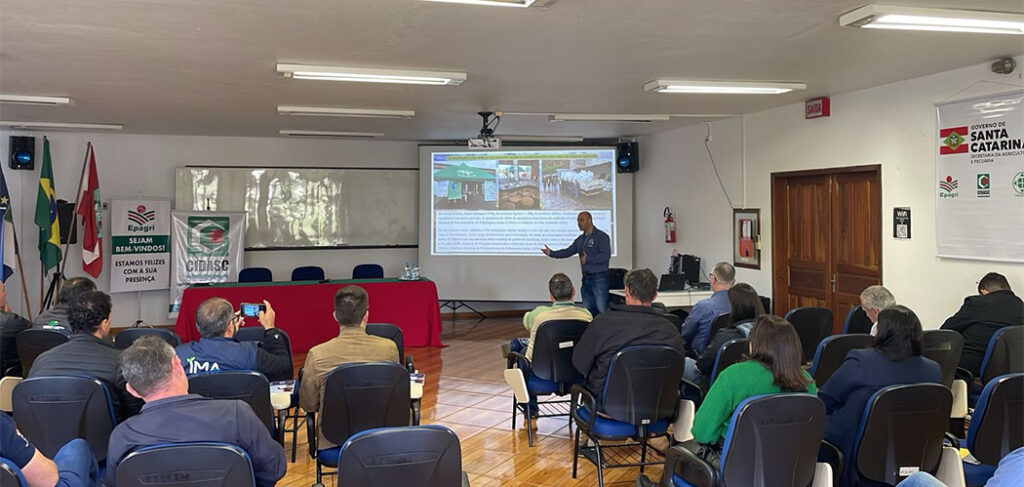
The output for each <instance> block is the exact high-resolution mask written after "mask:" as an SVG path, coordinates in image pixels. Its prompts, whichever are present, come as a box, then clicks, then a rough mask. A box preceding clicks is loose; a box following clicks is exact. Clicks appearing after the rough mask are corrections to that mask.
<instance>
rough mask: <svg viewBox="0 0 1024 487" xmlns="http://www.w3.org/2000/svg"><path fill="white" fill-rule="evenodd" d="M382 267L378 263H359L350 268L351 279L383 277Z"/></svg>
mask: <svg viewBox="0 0 1024 487" xmlns="http://www.w3.org/2000/svg"><path fill="white" fill-rule="evenodd" d="M383 278H384V268H383V267H381V266H380V264H359V265H357V266H355V267H353V268H352V279H383Z"/></svg>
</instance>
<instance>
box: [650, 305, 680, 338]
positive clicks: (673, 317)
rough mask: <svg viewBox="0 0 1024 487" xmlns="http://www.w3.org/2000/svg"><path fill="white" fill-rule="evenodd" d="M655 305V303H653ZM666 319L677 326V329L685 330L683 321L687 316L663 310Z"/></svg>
mask: <svg viewBox="0 0 1024 487" xmlns="http://www.w3.org/2000/svg"><path fill="white" fill-rule="evenodd" d="M652 306H653V305H652ZM662 312H663V313H664V316H665V319H667V320H668V321H670V322H671V323H672V326H674V327H676V331H678V332H680V333H682V332H683V323H684V322H685V321H686V317H685V316H679V313H673V312H672V311H667V310H662Z"/></svg>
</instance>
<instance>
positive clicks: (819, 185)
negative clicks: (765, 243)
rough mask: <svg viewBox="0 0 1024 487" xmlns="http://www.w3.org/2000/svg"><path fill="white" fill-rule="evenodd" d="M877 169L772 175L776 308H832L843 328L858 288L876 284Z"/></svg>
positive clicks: (878, 267) (857, 298) (779, 310)
mask: <svg viewBox="0 0 1024 487" xmlns="http://www.w3.org/2000/svg"><path fill="white" fill-rule="evenodd" d="M880 175H881V174H880V167H879V166H862V167H852V168H838V169H831V170H822V171H800V172H795V173H776V174H772V265H773V276H772V277H773V288H774V292H773V295H774V300H775V303H776V304H775V312H776V313H777V314H779V315H780V316H781V315H785V313H786V312H787V311H789V310H790V309H792V308H796V307H806V306H820V307H824V308H829V309H831V310H832V314H833V316H834V318H835V319H834V322H833V331H834V332H836V333H838V332H840V331H841V330H842V325H843V320H844V319H845V318H846V313H847V312H849V310H850V308H851V307H852V306H855V305H857V304H859V303H860V292H861V291H862V290H863V289H864V288H865V287H867V286H869V285H871V284H878V283H880V282H881V267H882V266H881V260H882V239H881V231H882V229H881V226H882V224H881V216H882V214H881V204H882V202H881V186H880Z"/></svg>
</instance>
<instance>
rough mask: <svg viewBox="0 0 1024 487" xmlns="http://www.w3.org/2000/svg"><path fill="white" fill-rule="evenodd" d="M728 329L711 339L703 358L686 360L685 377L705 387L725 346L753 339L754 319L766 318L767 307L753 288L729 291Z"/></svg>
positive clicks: (742, 284)
mask: <svg viewBox="0 0 1024 487" xmlns="http://www.w3.org/2000/svg"><path fill="white" fill-rule="evenodd" d="M729 308H730V311H729V326H728V327H726V328H724V329H722V330H719V331H718V333H716V334H715V336H714V337H712V339H711V343H710V344H708V347H707V348H706V349H704V353H702V354H701V355H700V358H699V359H697V360H694V359H692V358H689V357H687V358H686V370H685V372H684V377H686V378H687V379H688V380H690V381H693V382H696V383H698V384H701V385H704V384H707V383H708V382H709V379H710V375H711V371H712V369H714V367H715V359H716V358H717V357H718V349H719V348H722V345H725V343H726V342H728V341H729V340H732V339H734V338H746V337H747V335H750V329H751V328H753V327H754V319H755V318H757V317H758V316H761V315H763V314H764V305H763V304H761V297H760V296H758V295H757V291H755V290H754V288H753V287H751V285H750V284H745V283H740V284H737V285H735V286H733V287H731V288H729Z"/></svg>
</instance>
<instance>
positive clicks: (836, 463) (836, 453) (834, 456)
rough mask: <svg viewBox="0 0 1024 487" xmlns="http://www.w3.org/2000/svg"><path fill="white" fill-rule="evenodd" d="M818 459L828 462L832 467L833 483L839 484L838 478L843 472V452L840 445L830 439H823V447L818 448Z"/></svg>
mask: <svg viewBox="0 0 1024 487" xmlns="http://www.w3.org/2000/svg"><path fill="white" fill-rule="evenodd" d="M818 461H819V462H823V463H827V464H829V465H830V466H831V467H832V478H833V482H832V483H833V485H838V482H837V481H838V479H839V477H840V476H841V475H842V472H843V462H845V461H846V459H845V458H843V452H842V450H840V449H839V447H838V446H836V445H835V444H833V443H831V442H829V441H828V440H821V447H820V448H819V449H818Z"/></svg>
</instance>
